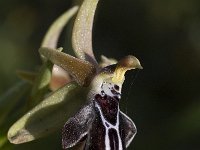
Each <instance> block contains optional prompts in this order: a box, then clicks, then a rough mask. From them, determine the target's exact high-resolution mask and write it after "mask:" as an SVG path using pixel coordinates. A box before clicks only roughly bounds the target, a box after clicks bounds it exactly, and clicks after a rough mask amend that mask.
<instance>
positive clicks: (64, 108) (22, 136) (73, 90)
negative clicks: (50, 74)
mask: <svg viewBox="0 0 200 150" xmlns="http://www.w3.org/2000/svg"><path fill="white" fill-rule="evenodd" d="M86 92H87V89H86V88H83V87H79V86H78V85H77V84H76V83H75V82H72V83H69V84H68V85H66V86H64V87H62V88H60V89H58V90H57V91H55V92H53V93H52V94H51V95H49V96H48V97H47V98H46V99H44V100H43V101H42V102H41V103H40V104H38V105H37V106H36V107H34V108H33V109H32V110H31V111H29V112H28V113H26V114H25V115H24V116H23V117H21V118H20V119H19V120H18V121H17V122H16V123H15V124H14V125H13V126H12V127H11V128H10V129H9V131H8V139H9V141H10V142H11V143H14V144H20V143H25V142H29V141H32V140H35V139H38V138H40V137H43V136H45V135H48V134H50V133H52V132H54V131H56V130H61V128H62V126H63V125H64V123H65V122H66V121H67V119H68V118H69V117H70V116H71V115H72V114H73V113H75V112H76V111H77V110H78V108H80V106H81V105H82V104H83V103H84V102H85V100H86V95H87V94H86Z"/></svg>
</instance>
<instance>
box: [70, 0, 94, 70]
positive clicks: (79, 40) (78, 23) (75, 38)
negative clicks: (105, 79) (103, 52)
mask: <svg viewBox="0 0 200 150" xmlns="http://www.w3.org/2000/svg"><path fill="white" fill-rule="evenodd" d="M97 3H98V0H84V1H83V3H82V5H81V7H80V9H79V11H78V14H77V17H76V19H75V23H74V27H73V32H72V47H73V49H74V51H75V54H76V56H77V57H78V58H80V59H83V60H87V61H89V62H91V63H92V64H93V65H94V66H96V67H97V62H96V59H95V56H94V54H93V48H92V27H93V20H94V14H95V10H96V7H97Z"/></svg>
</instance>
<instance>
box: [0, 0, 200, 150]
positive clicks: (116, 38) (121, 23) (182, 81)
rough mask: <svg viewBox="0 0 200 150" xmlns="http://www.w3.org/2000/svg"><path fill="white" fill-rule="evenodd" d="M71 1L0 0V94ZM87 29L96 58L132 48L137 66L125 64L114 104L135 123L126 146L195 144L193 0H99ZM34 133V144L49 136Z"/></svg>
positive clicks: (197, 75)
mask: <svg viewBox="0 0 200 150" xmlns="http://www.w3.org/2000/svg"><path fill="white" fill-rule="evenodd" d="M71 6H72V2H71V1H69V0H51V1H49V0H34V1H32V0H6V1H5V0H1V1H0V49H1V50H0V94H3V93H4V92H5V91H6V90H7V89H8V88H9V87H11V86H12V85H13V84H14V83H16V82H17V81H18V80H19V79H18V78H17V76H16V75H15V71H16V70H17V69H26V70H34V69H36V68H37V67H38V66H39V65H40V64H41V62H40V59H39V54H38V51H37V50H38V48H39V46H40V42H41V40H42V38H43V35H44V34H45V32H46V30H47V28H48V27H49V25H50V24H51V23H52V22H53V20H54V19H55V18H56V17H58V16H59V15H60V14H61V13H62V12H64V11H65V10H67V9H69V8H70V7H71ZM93 33H94V34H93V47H94V51H95V55H96V57H97V59H99V58H100V55H102V54H103V55H105V56H108V57H113V58H117V59H120V58H121V57H123V56H126V55H128V54H132V55H135V56H136V57H137V58H139V60H140V61H141V64H142V66H143V67H144V69H143V70H141V71H131V72H129V73H128V74H127V76H126V78H127V80H126V81H125V85H124V87H123V96H122V97H123V99H122V101H121V109H122V110H123V111H124V112H125V113H127V114H128V115H129V116H130V117H131V118H132V119H133V120H134V122H135V124H136V126H137V129H138V133H137V135H136V137H135V138H134V140H133V142H132V143H131V146H130V148H129V149H130V150H131V149H134V150H161V149H162V150H168V149H171V150H188V149H191V150H199V148H200V142H199V139H200V1H199V0H151V1H148V0H100V2H99V5H98V10H97V13H96V16H95V24H94V30H93ZM66 37H67V36H65V34H63V35H62V38H61V39H60V46H63V45H66V43H67V42H66V41H67V40H69V39H68V38H66ZM64 43H65V44H64ZM42 140H43V142H39V143H37V142H36V144H35V145H37V147H38V148H37V149H38V150H39V149H44V148H45V147H46V146H45V144H47V143H48V142H50V143H52V142H53V141H50V140H49V141H48V139H42ZM55 143H58V142H55ZM52 145H53V144H52ZM52 149H59V147H58V146H57V147H56V148H55V145H54V147H52Z"/></svg>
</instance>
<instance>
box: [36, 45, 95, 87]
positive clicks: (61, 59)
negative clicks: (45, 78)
mask: <svg viewBox="0 0 200 150" xmlns="http://www.w3.org/2000/svg"><path fill="white" fill-rule="evenodd" d="M39 52H40V54H41V55H43V56H45V57H46V58H48V59H49V60H50V61H51V62H52V63H54V64H56V65H58V66H60V67H62V68H63V69H65V70H66V71H67V72H68V73H69V74H70V75H71V76H72V77H73V78H74V80H75V81H76V82H77V83H78V84H79V85H81V86H87V85H88V84H89V83H90V80H91V79H92V77H93V76H94V74H95V71H96V70H95V67H94V66H93V65H92V64H90V63H89V62H87V61H84V60H81V59H77V58H75V57H73V56H70V55H68V54H65V53H62V52H58V51H57V50H56V49H50V48H44V47H43V48H40V49H39Z"/></svg>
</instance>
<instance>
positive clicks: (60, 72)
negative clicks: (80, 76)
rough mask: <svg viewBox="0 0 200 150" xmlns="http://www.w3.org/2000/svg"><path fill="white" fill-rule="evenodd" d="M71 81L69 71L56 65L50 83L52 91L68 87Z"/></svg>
mask: <svg viewBox="0 0 200 150" xmlns="http://www.w3.org/2000/svg"><path fill="white" fill-rule="evenodd" d="M70 81H71V77H70V75H69V74H68V72H67V71H65V70H64V69H62V68H61V67H59V66H57V65H54V66H53V69H52V77H51V82H50V89H51V90H52V91H55V90H57V89H59V88H60V87H62V86H64V85H66V84H67V83H69V82H70Z"/></svg>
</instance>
